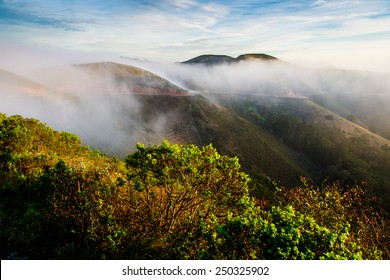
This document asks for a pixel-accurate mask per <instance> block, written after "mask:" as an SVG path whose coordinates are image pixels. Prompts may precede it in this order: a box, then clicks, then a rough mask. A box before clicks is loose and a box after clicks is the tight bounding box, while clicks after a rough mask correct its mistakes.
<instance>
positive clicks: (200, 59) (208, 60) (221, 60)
mask: <svg viewBox="0 0 390 280" xmlns="http://www.w3.org/2000/svg"><path fill="white" fill-rule="evenodd" d="M253 60H260V61H267V60H277V58H276V57H273V56H270V55H267V54H257V53H256V54H242V55H239V56H238V57H236V58H234V57H231V56H227V55H214V54H204V55H200V56H197V57H194V58H191V59H189V60H186V61H183V62H182V63H183V64H203V65H209V66H213V65H220V64H225V63H237V62H240V61H253Z"/></svg>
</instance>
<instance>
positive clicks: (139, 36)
mask: <svg viewBox="0 0 390 280" xmlns="http://www.w3.org/2000/svg"><path fill="white" fill-rule="evenodd" d="M0 15H1V17H0V38H1V39H0V48H1V50H2V52H1V54H0V58H1V61H2V63H1V65H0V67H1V68H3V67H4V66H3V65H5V64H7V63H8V64H12V63H15V64H18V65H21V66H24V67H29V66H31V65H30V64H34V62H36V63H37V64H39V63H41V64H42V63H43V62H44V63H46V64H47V63H52V64H56V63H57V64H58V63H59V62H70V63H79V62H80V63H82V62H88V61H93V60H94V61H103V60H115V59H117V58H118V57H121V56H125V57H131V58H137V59H140V60H151V61H155V62H160V63H174V62H179V61H185V60H188V59H191V58H193V57H196V56H198V55H202V54H223V55H229V56H233V57H237V56H238V55H240V54H244V53H266V54H269V55H273V56H275V57H278V58H279V59H281V60H284V61H287V62H289V63H293V64H297V65H300V66H306V67H317V68H337V69H350V70H367V71H379V72H389V68H388V65H389V63H390V52H389V51H388V46H389V45H390V3H389V2H388V1H384V0H374V1H344V0H343V1H325V0H317V1H291V0H286V1H268V0H267V1H236V0H229V1H220V0H215V1H207V0H198V1H195V0H166V1H158V2H154V1H146V0H142V1H135V0H131V1H123V0H116V1H105V2H101V1H97V0H91V1H41V0H32V1H23V0H13V1H10V0H3V1H0ZM108 58H111V59H108ZM40 60H41V61H40ZM14 68H15V67H14Z"/></svg>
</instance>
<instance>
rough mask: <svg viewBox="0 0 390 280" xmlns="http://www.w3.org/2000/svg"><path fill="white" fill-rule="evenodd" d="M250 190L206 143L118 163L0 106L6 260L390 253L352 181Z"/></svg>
mask: <svg viewBox="0 0 390 280" xmlns="http://www.w3.org/2000/svg"><path fill="white" fill-rule="evenodd" d="M301 181H302V183H301V184H300V186H298V187H293V188H290V189H286V188H277V189H275V191H274V192H273V198H269V199H267V198H265V197H263V196H256V197H252V196H251V194H250V189H249V183H250V178H249V177H248V175H246V174H245V173H244V172H242V171H241V169H240V164H239V159H238V158H236V157H228V156H223V155H220V154H219V153H218V151H217V150H216V149H215V148H214V147H213V146H211V145H207V146H202V147H197V146H194V145H172V144H170V143H169V142H166V141H165V142H163V143H162V144H161V145H159V146H150V147H145V146H144V145H141V144H139V145H138V146H137V149H136V151H135V152H134V153H132V154H129V155H128V156H127V157H126V158H125V160H124V161H122V160H119V159H117V158H112V157H108V156H105V155H102V154H101V153H99V152H98V151H93V150H90V149H89V148H88V147H86V146H83V145H82V144H81V141H80V139H79V138H78V137H77V136H75V135H73V134H69V133H67V132H58V131H55V130H53V129H51V128H50V127H48V126H46V125H44V124H42V123H40V122H39V121H37V120H34V119H24V118H22V117H20V116H11V117H7V116H5V115H4V114H0V221H1V227H0V240H1V241H0V245H1V246H0V255H1V258H2V259H361V258H364V259H388V258H389V251H388V248H389V244H388V242H389V240H390V238H389V235H388V225H389V223H388V220H387V218H386V217H384V216H383V215H382V214H381V213H380V212H378V211H377V210H375V208H374V207H375V200H372V199H371V198H370V197H369V196H367V195H366V194H365V193H364V191H362V190H361V188H360V187H359V186H350V187H347V186H344V187H343V186H341V185H339V184H329V185H327V186H322V188H317V187H315V186H312V185H311V184H310V181H309V180H308V179H307V178H302V179H301Z"/></svg>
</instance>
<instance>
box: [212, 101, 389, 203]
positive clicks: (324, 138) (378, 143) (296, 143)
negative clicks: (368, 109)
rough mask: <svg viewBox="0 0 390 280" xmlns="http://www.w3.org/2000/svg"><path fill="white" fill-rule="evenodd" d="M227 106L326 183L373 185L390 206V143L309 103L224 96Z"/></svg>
mask: <svg viewBox="0 0 390 280" xmlns="http://www.w3.org/2000/svg"><path fill="white" fill-rule="evenodd" d="M219 97H220V100H221V102H222V103H223V104H224V105H225V106H227V107H228V108H231V109H232V110H233V111H235V112H236V113H238V114H239V115H241V116H242V117H244V118H246V119H248V120H250V121H251V122H253V123H255V124H256V125H258V126H259V127H261V128H263V129H265V130H267V131H268V132H270V133H272V134H273V135H274V136H276V137H278V139H279V140H280V141H281V142H283V143H284V144H286V145H287V146H289V147H291V148H293V149H295V150H296V151H299V152H301V153H304V154H305V155H306V156H307V157H308V158H309V159H310V161H311V162H313V163H315V164H316V166H317V172H316V173H317V174H319V175H320V176H319V179H321V180H325V179H326V180H343V181H345V182H347V183H350V184H354V183H359V182H361V181H367V182H368V186H367V188H368V189H369V190H370V191H371V192H372V193H375V194H376V195H378V196H379V197H380V198H381V199H382V203H383V205H384V206H385V207H386V208H387V209H388V206H389V205H390V141H388V140H387V139H385V138H382V137H380V136H378V135H376V134H374V133H372V132H370V131H368V130H366V129H364V128H362V127H361V126H358V125H356V124H355V123H352V122H350V121H349V120H347V119H344V118H342V117H340V116H339V115H337V114H335V113H333V112H332V111H329V110H327V109H325V108H323V107H320V106H318V105H317V104H315V103H313V102H312V101H310V100H309V99H307V98H287V97H285V98H280V97H267V96H258V95H246V96H240V98H234V97H229V96H225V95H219Z"/></svg>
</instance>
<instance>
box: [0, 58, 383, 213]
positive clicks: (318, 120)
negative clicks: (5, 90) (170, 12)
mask: <svg viewBox="0 0 390 280" xmlns="http://www.w3.org/2000/svg"><path fill="white" fill-rule="evenodd" d="M253 57H255V58H260V59H254V60H253ZM206 58H207V56H206ZM219 58H221V57H219V56H218V59H219ZM243 58H244V59H246V60H247V63H233V64H232V63H228V64H221V65H216V66H215V67H202V66H201V67H195V66H188V67H187V66H186V68H182V67H183V66H182V65H176V66H173V67H172V68H171V69H173V68H174V67H179V68H177V69H179V70H184V69H185V71H181V72H180V73H181V75H182V76H180V75H179V76H178V75H177V73H175V79H176V80H179V81H180V80H181V78H182V77H184V80H182V83H181V84H186V83H187V82H188V81H190V83H191V84H192V86H193V87H189V89H191V90H193V89H195V90H196V89H199V88H200V89H202V90H201V91H200V92H199V93H198V94H190V93H189V92H188V91H187V90H185V89H182V88H180V87H178V86H176V85H174V84H172V83H171V82H169V81H168V80H166V79H163V78H161V77H159V76H157V75H155V74H153V73H152V72H149V71H146V70H143V69H141V68H137V67H133V66H128V65H123V64H116V63H111V62H107V63H92V64H84V65H72V66H58V67H51V68H48V69H43V70H39V71H37V73H36V76H35V77H37V78H36V80H35V81H36V83H37V84H42V85H44V87H45V88H56V89H57V90H58V91H60V92H62V93H64V94H65V95H69V96H75V97H76V98H74V99H68V100H60V99H53V100H52V99H50V98H44V97H39V98H35V97H34V102H30V101H31V100H28V99H10V100H8V103H7V102H5V103H2V104H1V105H0V109H1V110H3V111H4V112H6V113H7V114H22V115H25V113H26V112H27V113H28V114H27V115H26V116H33V117H35V118H38V119H40V120H42V121H45V122H47V123H48V124H49V125H52V126H53V127H54V128H56V129H60V130H67V131H70V132H72V133H77V134H78V135H80V136H81V138H82V139H83V141H84V143H86V144H88V145H90V146H92V147H96V148H99V149H100V150H102V151H106V152H107V153H109V154H111V155H117V156H119V157H121V158H123V157H124V156H126V155H127V154H129V153H131V152H132V151H134V147H135V144H136V143H138V142H141V143H145V144H146V145H153V144H154V145H156V144H159V143H162V141H163V140H164V139H168V140H169V141H171V142H173V143H180V144H196V145H198V146H201V145H206V144H209V143H212V144H213V145H214V146H215V147H216V148H217V149H218V150H219V151H221V153H222V154H224V155H228V156H232V157H233V156H238V157H239V158H240V161H241V163H242V166H243V170H245V171H246V172H248V173H250V174H251V175H252V176H254V177H255V176H258V177H259V178H258V179H259V181H262V180H264V178H266V177H270V178H271V179H272V180H276V181H278V182H280V183H281V184H285V185H291V184H295V183H296V182H297V181H298V180H299V179H298V178H299V176H301V175H307V176H310V177H311V178H313V179H314V180H315V181H316V182H321V181H322V180H343V181H345V182H346V183H349V184H355V183H360V182H361V181H367V182H368V185H367V186H366V188H367V189H369V190H370V191H371V192H372V193H374V194H377V195H378V196H379V197H380V200H382V204H383V205H385V206H386V207H389V205H390V204H389V198H390V195H389V190H390V178H389V174H390V171H389V170H390V168H389V162H390V160H389V148H388V147H389V141H388V140H386V139H385V138H382V137H380V136H379V135H377V134H375V133H373V129H372V127H370V130H371V131H368V130H367V128H369V127H368V126H369V125H368V123H367V122H366V119H365V118H364V117H363V116H362V114H361V113H359V115H358V114H354V113H355V112H364V111H365V110H363V109H362V108H369V107H364V105H365V104H363V103H364V102H361V104H362V106H361V108H360V109H359V110H358V108H357V107H355V108H354V107H353V106H352V104H353V103H352V102H342V101H343V99H342V98H352V97H353V98H355V100H357V99H358V98H360V100H365V99H364V98H368V97H369V96H370V95H368V93H367V91H368V89H370V88H371V89H372V91H373V92H374V93H375V92H376V93H377V95H376V96H378V94H380V89H383V90H385V89H386V84H383V85H381V86H377V87H372V86H371V82H373V81H375V82H376V84H378V83H379V82H380V81H383V80H382V79H383V77H385V76H380V77H379V76H377V75H374V74H371V75H368V76H364V75H363V73H360V72H357V73H355V72H353V73H351V72H348V71H330V70H329V71H323V70H318V71H317V70H310V69H303V68H299V67H296V66H293V65H290V64H286V63H283V62H280V61H279V60H276V59H273V58H272V57H269V56H266V55H257V54H256V55H246V56H243ZM222 59H226V57H224V56H223V57H222ZM267 61H271V62H269V63H268V62H267ZM43 74H44V75H43ZM362 75H363V76H362ZM164 76H166V77H169V76H170V75H169V73H166V75H164ZM39 77H40V79H39ZM362 77H367V78H366V79H365V80H364V81H363V82H362V83H363V84H362V83H361V81H362ZM19 79H20V78H19ZM329 79H330V80H329ZM12 81H15V79H14V80H13V79H9V83H11V84H12V83H13V82H12ZM332 81H334V82H332ZM347 84H348V85H347ZM217 89H226V90H227V91H217ZM346 89H348V90H349V91H346ZM343 92H345V94H341V93H343ZM380 96H382V97H383V99H378V100H382V101H383V102H382V104H381V106H382V107H380V108H383V110H382V109H380V110H378V111H380V112H382V111H383V112H386V108H387V107H386V106H387V104H389V103H386V100H387V99H386V98H385V96H386V95H385V94H383V93H382V94H381V95H380ZM327 98H328V99H327ZM366 103H368V102H366ZM321 104H322V105H323V106H321ZM369 104H375V103H373V102H371V103H369ZM378 106H379V105H378ZM26 108H27V109H26ZM43 108H44V110H43ZM371 108H372V107H371ZM379 115H380V117H381V119H382V120H384V121H387V120H388V117H387V118H386V116H385V114H384V113H379ZM351 116H355V119H353V118H351ZM356 116H358V117H356ZM360 116H361V117H360ZM351 121H353V122H351ZM384 123H386V122H384ZM378 124H379V122H378Z"/></svg>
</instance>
